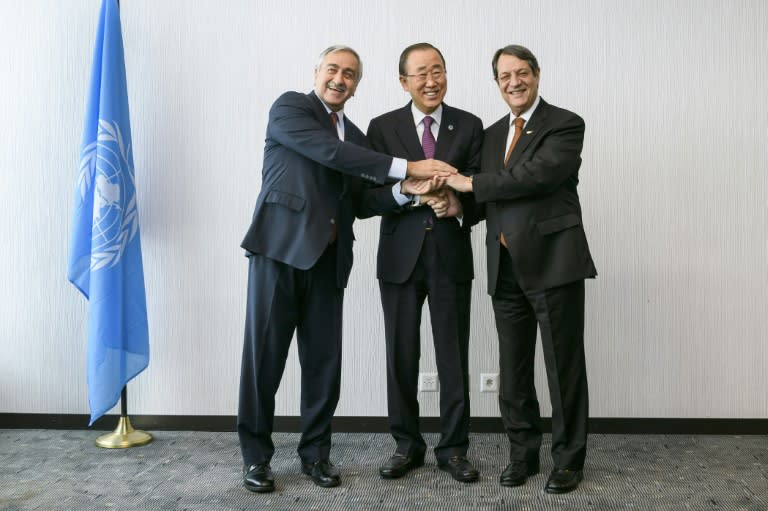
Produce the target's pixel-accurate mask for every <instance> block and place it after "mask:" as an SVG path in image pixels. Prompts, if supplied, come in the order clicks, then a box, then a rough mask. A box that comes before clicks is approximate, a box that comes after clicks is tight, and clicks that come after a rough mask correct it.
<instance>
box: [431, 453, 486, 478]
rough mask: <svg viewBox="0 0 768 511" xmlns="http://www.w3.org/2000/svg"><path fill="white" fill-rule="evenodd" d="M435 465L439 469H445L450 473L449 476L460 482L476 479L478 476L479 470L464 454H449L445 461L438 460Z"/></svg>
mask: <svg viewBox="0 0 768 511" xmlns="http://www.w3.org/2000/svg"><path fill="white" fill-rule="evenodd" d="M437 466H438V467H439V468H440V470H445V471H446V472H448V473H449V474H451V477H453V478H454V479H456V480H457V481H460V482H462V483H471V482H472V481H477V478H478V477H479V476H480V472H478V471H477V469H476V468H475V467H473V466H472V463H470V462H469V460H468V459H467V458H466V457H464V456H451V457H450V458H448V460H446V461H438V462H437Z"/></svg>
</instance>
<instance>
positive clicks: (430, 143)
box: [421, 116, 435, 160]
mask: <svg viewBox="0 0 768 511" xmlns="http://www.w3.org/2000/svg"><path fill="white" fill-rule="evenodd" d="M422 122H423V123H424V133H423V134H422V135H421V147H422V148H424V157H425V158H426V159H428V160H429V159H432V158H434V157H435V136H434V135H432V123H433V122H434V119H433V118H432V117H430V116H426V117H425V118H424V121H422Z"/></svg>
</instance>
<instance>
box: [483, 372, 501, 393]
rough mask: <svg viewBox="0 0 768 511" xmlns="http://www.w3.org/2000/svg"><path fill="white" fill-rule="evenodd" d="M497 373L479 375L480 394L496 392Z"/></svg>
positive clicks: (497, 387)
mask: <svg viewBox="0 0 768 511" xmlns="http://www.w3.org/2000/svg"><path fill="white" fill-rule="evenodd" d="M498 391H499V373H480V392H498Z"/></svg>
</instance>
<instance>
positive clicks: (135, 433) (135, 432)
mask: <svg viewBox="0 0 768 511" xmlns="http://www.w3.org/2000/svg"><path fill="white" fill-rule="evenodd" d="M151 441H152V435H150V434H149V433H147V432H146V431H141V430H139V429H133V426H131V420H130V419H129V418H128V390H127V386H126V387H123V391H122V393H121V394H120V420H119V421H118V423H117V427H116V428H115V430H114V431H113V432H112V433H106V434H104V435H101V436H100V437H98V438H97V439H96V445H97V446H99V447H104V448H105V449H127V448H129V447H138V446H140V445H147V444H148V443H149V442H151Z"/></svg>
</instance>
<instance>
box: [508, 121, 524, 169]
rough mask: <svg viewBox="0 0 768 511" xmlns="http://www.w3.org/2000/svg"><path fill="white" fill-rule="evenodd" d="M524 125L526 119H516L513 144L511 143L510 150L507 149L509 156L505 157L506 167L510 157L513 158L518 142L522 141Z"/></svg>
mask: <svg viewBox="0 0 768 511" xmlns="http://www.w3.org/2000/svg"><path fill="white" fill-rule="evenodd" d="M523 124H525V119H523V118H522V117H517V118H515V134H514V135H513V136H512V142H510V143H509V149H507V155H506V156H505V157H504V166H505V167H506V165H507V162H509V157H510V156H512V149H514V148H515V144H517V141H518V140H520V135H522V134H523Z"/></svg>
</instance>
